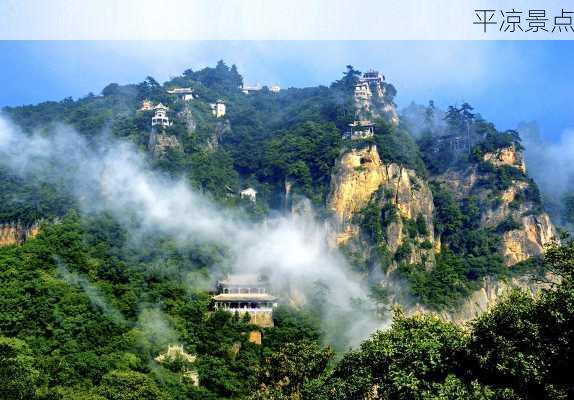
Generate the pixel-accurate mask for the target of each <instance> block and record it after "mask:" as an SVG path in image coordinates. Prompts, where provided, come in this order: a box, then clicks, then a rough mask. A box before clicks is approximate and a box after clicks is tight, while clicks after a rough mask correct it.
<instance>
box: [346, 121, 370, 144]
mask: <svg viewBox="0 0 574 400" xmlns="http://www.w3.org/2000/svg"><path fill="white" fill-rule="evenodd" d="M374 135H375V124H373V123H372V122H370V121H367V120H357V121H353V123H352V124H349V131H348V132H347V133H346V134H345V135H344V137H343V138H344V139H351V140H359V139H367V138H371V137H373V136H374Z"/></svg>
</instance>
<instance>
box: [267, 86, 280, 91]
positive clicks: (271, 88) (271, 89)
mask: <svg viewBox="0 0 574 400" xmlns="http://www.w3.org/2000/svg"><path fill="white" fill-rule="evenodd" d="M269 91H270V92H273V93H279V92H280V91H281V86H279V85H271V86H269Z"/></svg>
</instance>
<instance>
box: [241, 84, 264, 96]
mask: <svg viewBox="0 0 574 400" xmlns="http://www.w3.org/2000/svg"><path fill="white" fill-rule="evenodd" d="M261 89H263V88H262V87H261V85H260V84H259V83H258V84H256V85H243V86H241V91H242V92H243V93H245V94H249V93H252V92H258V91H260V90H261Z"/></svg>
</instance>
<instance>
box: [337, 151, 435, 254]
mask: <svg viewBox="0 0 574 400" xmlns="http://www.w3.org/2000/svg"><path fill="white" fill-rule="evenodd" d="M371 200H375V201H377V202H378V203H379V206H380V207H381V208H382V207H383V206H384V203H389V204H391V205H392V206H393V207H395V208H396V210H397V212H398V218H394V219H393V220H390V221H387V223H386V230H385V241H386V245H387V246H388V248H389V250H390V251H391V252H395V251H396V250H397V248H398V247H399V246H400V245H401V244H402V243H403V242H404V238H405V234H404V229H403V228H404V225H403V220H412V219H416V218H421V217H422V218H423V219H424V221H425V224H426V226H427V228H428V229H427V230H428V235H427V237H426V238H424V239H421V240H428V241H429V242H430V243H431V244H432V243H434V241H435V240H434V233H433V230H434V229H433V212H434V205H433V198H432V193H431V191H430V188H429V187H428V185H427V184H426V182H425V181H424V180H422V179H420V178H419V177H418V176H417V175H416V172H415V171H413V170H410V169H406V168H404V167H402V166H400V165H398V164H395V163H391V164H385V163H383V162H382V161H381V159H380V157H379V153H378V151H377V147H376V146H375V145H371V146H368V147H365V148H362V149H353V150H350V151H349V152H347V153H345V154H343V155H342V156H341V158H340V159H339V160H338V162H337V165H336V167H335V172H334V174H333V176H332V178H331V190H330V195H329V199H328V209H329V210H330V211H331V212H332V213H333V215H334V216H335V219H336V234H335V240H334V243H335V244H336V245H345V244H347V242H349V240H351V239H353V238H357V237H358V236H359V234H360V228H359V227H358V226H357V224H356V223H355V222H354V221H353V220H354V217H355V216H356V215H357V214H358V213H360V212H361V210H363V208H365V206H367V205H368V204H369V202H370V201H371ZM430 253H431V254H432V253H433V252H432V251H431V252H430ZM413 257H415V256H414V253H413ZM415 258H416V257H415ZM412 261H413V262H416V260H415V259H413V260H412Z"/></svg>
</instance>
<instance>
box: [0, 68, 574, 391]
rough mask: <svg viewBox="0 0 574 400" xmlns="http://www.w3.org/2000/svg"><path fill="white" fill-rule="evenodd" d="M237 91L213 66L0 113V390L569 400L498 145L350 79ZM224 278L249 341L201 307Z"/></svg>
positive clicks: (491, 131)
mask: <svg viewBox="0 0 574 400" xmlns="http://www.w3.org/2000/svg"><path fill="white" fill-rule="evenodd" d="M243 84H244V82H243V78H242V76H241V75H240V74H239V72H238V71H237V68H236V67H235V66H231V67H229V66H227V65H226V64H225V63H224V62H223V61H220V62H219V63H218V64H217V65H216V66H215V67H214V68H205V69H202V70H199V71H192V70H186V71H185V72H184V73H183V74H182V75H181V76H178V77H175V78H172V79H171V80H169V81H167V82H165V83H163V84H161V83H159V82H157V81H156V80H154V79H153V78H152V77H148V78H147V79H146V80H145V81H143V82H141V83H139V84H128V85H120V84H116V83H112V84H109V85H108V86H106V87H105V88H104V89H103V90H102V92H101V93H100V94H98V95H94V94H89V95H87V96H85V97H83V98H80V99H76V100H74V99H71V98H67V99H64V100H62V101H59V102H46V103H40V104H37V105H29V106H21V107H6V108H5V109H3V112H2V114H1V120H0V122H2V123H0V155H1V156H2V161H0V291H1V294H0V398H2V399H4V398H5V399H94V400H96V399H98V400H103V399H108V400H116V399H118V400H119V399H122V400H125V399H134V400H135V399H231V398H233V399H248V398H251V399H377V398H380V399H461V398H464V399H540V398H556V399H562V398H563V399H566V398H569V397H570V396H573V395H574V392H573V390H574V386H573V385H572V383H571V382H570V381H571V379H569V376H568V371H569V366H571V365H572V354H573V350H572V345H571V339H572V337H574V332H573V329H574V325H573V320H572V315H574V309H573V308H574V288H573V287H572V284H573V275H572V271H574V243H573V242H572V241H571V240H570V239H568V237H567V236H563V237H562V238H561V241H559V240H558V239H560V238H559V232H558V230H557V229H556V228H555V227H554V224H553V222H552V221H551V220H550V217H549V216H548V214H547V213H546V211H545V204H544V196H543V194H541V193H540V190H539V189H538V186H537V184H536V183H535V182H534V180H533V179H531V178H530V177H529V175H528V166H527V165H526V164H525V160H524V155H523V150H524V146H523V144H522V141H521V138H520V135H519V134H518V132H516V131H504V132H502V131H499V130H497V128H496V127H495V126H494V125H493V124H492V123H490V122H488V121H486V120H485V119H484V118H482V117H481V116H480V114H479V113H477V112H476V110H473V108H472V106H470V105H469V104H466V103H465V104H463V105H461V106H452V107H449V108H448V109H447V110H440V109H438V108H436V107H435V106H434V104H433V103H432V102H430V103H429V105H428V106H417V105H414V104H413V105H411V106H410V107H408V108H407V109H406V110H404V111H403V112H401V113H399V112H398V111H397V110H396V105H395V103H394V98H395V96H396V95H397V90H396V89H395V88H394V86H393V85H392V84H390V83H388V82H387V81H386V80H385V78H384V77H383V76H382V75H381V74H378V73H376V71H369V72H368V73H366V74H362V73H361V72H359V71H357V70H355V69H354V68H353V67H352V66H347V69H346V71H345V72H344V73H343V75H342V77H341V79H340V80H337V81H335V82H333V83H332V84H330V85H329V86H328V87H327V86H319V87H309V88H287V89H285V88H283V89H281V90H279V89H273V90H270V89H271V88H267V87H263V88H261V89H259V90H254V91H249V92H248V93H246V90H242V85H243ZM186 96H187V97H186ZM218 107H219V108H218ZM162 113H164V114H162ZM156 121H157V122H156ZM102 160H103V161H102ZM136 192H137V193H136ZM134 193H136V194H134ZM301 221H303V222H301ZM301 226H303V228H302V227H301ZM242 268H243V269H245V270H246V271H248V272H257V273H258V274H260V275H264V276H265V277H266V279H269V280H270V282H271V283H272V286H273V287H274V290H275V291H276V292H277V294H278V297H279V305H278V306H277V308H275V309H274V311H273V326H272V327H263V328H261V327H257V326H255V325H254V324H253V323H252V322H253V321H250V318H249V316H248V315H247V314H246V315H240V314H239V313H237V312H236V313H229V312H226V311H224V310H216V309H215V307H214V302H213V299H212V296H213V291H214V284H215V281H216V280H217V279H219V278H220V277H221V276H225V275H226V274H229V273H231V272H243V271H242V270H241V269H242ZM311 270H314V271H311ZM468 321H470V322H468ZM253 332H261V334H262V335H261V338H262V339H261V342H260V343H257V340H253V338H252V333H253ZM371 333H372V336H370V337H369V335H370V334H371ZM365 339H366V340H365ZM176 345H178V346H182V347H181V349H182V350H181V352H179V353H177V354H176V356H170V354H171V353H170V349H172V348H175V347H174V346H176ZM178 348H179V347H178Z"/></svg>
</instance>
